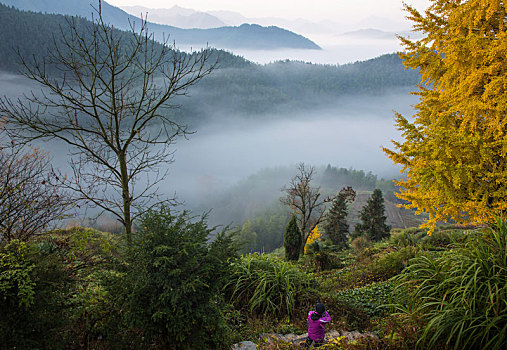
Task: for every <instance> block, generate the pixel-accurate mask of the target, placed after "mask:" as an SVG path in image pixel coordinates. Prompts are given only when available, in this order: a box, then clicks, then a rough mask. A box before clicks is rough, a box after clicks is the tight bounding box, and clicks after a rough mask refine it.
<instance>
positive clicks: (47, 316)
mask: <svg viewBox="0 0 507 350" xmlns="http://www.w3.org/2000/svg"><path fill="white" fill-rule="evenodd" d="M44 249H47V250H48V251H46V252H44V251H43V250H44ZM74 272H75V270H74V269H73V268H72V266H71V265H70V264H69V263H67V261H65V258H62V255H61V254H60V250H59V249H58V247H57V246H56V245H54V246H51V247H41V246H40V245H37V244H35V243H24V242H20V241H17V240H12V241H11V242H10V243H8V244H6V245H4V246H2V247H1V248H0V310H1V311H0V344H1V347H2V348H7V349H11V348H12V349H14V348H18V349H63V348H65V334H64V332H63V331H64V329H65V327H66V326H67V325H68V323H69V322H70V308H71V303H70V301H69V299H70V297H71V295H72V291H73V290H74V289H75V288H74V287H75V284H74V283H75V277H74Z"/></svg>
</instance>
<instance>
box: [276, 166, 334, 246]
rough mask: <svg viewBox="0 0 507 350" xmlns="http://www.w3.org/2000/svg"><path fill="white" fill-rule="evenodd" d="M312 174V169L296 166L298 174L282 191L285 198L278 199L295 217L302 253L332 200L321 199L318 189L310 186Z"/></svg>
mask: <svg viewBox="0 0 507 350" xmlns="http://www.w3.org/2000/svg"><path fill="white" fill-rule="evenodd" d="M314 173H315V168H314V167H306V166H305V164H304V163H300V164H298V174H297V175H296V176H294V177H293V178H291V179H290V182H289V184H288V186H286V187H284V188H283V189H282V191H283V192H285V196H284V197H282V198H280V201H281V202H282V203H283V204H286V205H288V206H289V207H290V208H291V209H292V211H293V212H294V215H295V216H296V220H297V223H298V226H299V229H300V231H301V235H302V237H301V238H302V239H301V248H300V249H301V252H303V251H304V246H305V245H306V241H307V240H308V237H309V236H310V233H311V232H312V231H313V229H314V228H315V227H316V226H317V225H318V224H319V223H320V222H321V221H322V220H323V216H324V211H325V209H326V208H325V204H326V203H328V202H330V201H332V200H333V198H331V197H325V198H321V193H320V187H312V186H311V184H310V182H311V181H312V178H313V175H314Z"/></svg>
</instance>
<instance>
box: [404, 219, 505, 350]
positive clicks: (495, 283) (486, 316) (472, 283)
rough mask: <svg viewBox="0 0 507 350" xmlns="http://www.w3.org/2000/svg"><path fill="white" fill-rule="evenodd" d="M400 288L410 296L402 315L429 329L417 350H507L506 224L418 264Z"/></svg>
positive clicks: (420, 259)
mask: <svg viewBox="0 0 507 350" xmlns="http://www.w3.org/2000/svg"><path fill="white" fill-rule="evenodd" d="M398 282H399V285H398V289H399V290H405V291H407V292H408V298H407V300H406V302H405V303H404V305H398V307H399V309H400V310H402V309H403V310H404V311H405V312H408V313H409V314H411V315H413V316H414V315H415V317H417V318H418V319H419V320H421V321H423V324H425V326H424V329H423V330H422V332H421V334H420V339H419V342H418V347H419V348H422V349H428V348H437V347H439V346H443V347H445V348H452V349H505V344H506V343H507V222H506V221H504V220H501V219H500V220H498V222H497V223H496V225H494V226H493V228H492V229H488V230H483V231H475V232H471V233H469V234H468V235H467V237H466V238H465V240H464V242H463V243H460V244H456V245H455V246H454V247H453V249H451V250H449V251H446V252H444V253H441V254H436V255H435V254H434V255H433V256H432V255H430V254H423V255H420V256H418V257H416V258H414V259H413V260H411V263H410V266H409V267H408V268H407V269H406V273H404V274H402V275H400V277H399V279H398Z"/></svg>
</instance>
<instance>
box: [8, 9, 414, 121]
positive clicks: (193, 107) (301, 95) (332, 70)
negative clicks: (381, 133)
mask: <svg viewBox="0 0 507 350" xmlns="http://www.w3.org/2000/svg"><path fill="white" fill-rule="evenodd" d="M69 20H70V17H66V16H62V15H50V14H41V13H33V12H24V11H18V10H16V9H14V8H10V7H7V6H4V5H1V4H0V21H1V22H2V24H3V27H4V30H2V32H0V70H6V71H12V72H20V71H22V66H20V64H19V62H20V59H19V56H18V55H17V51H18V50H19V53H20V55H21V56H22V57H24V58H26V59H27V60H28V62H30V61H31V59H32V58H33V57H36V58H37V59H38V60H42V59H43V57H45V56H46V55H47V53H48V52H49V51H50V50H52V49H53V47H54V40H55V41H56V42H57V43H58V41H59V38H60V36H61V29H63V30H65V27H66V26H67V25H68V23H67V21H69ZM75 21H76V24H77V26H78V27H81V28H83V29H85V28H88V29H90V28H91V26H92V23H91V22H89V21H88V20H86V19H83V18H75ZM181 55H186V54H185V53H183V52H182V53H181ZM215 61H218V66H217V69H216V70H215V71H214V73H213V74H212V75H211V76H209V77H207V78H205V79H203V81H202V82H201V84H199V86H198V87H197V88H196V90H194V91H193V92H192V91H191V95H193V97H191V98H190V99H185V100H184V103H181V104H182V109H181V110H178V111H177V113H176V112H175V114H177V117H178V118H180V117H181V118H185V119H187V120H190V119H191V120H192V122H197V121H201V120H203V119H205V118H206V117H207V116H209V115H210V114H214V113H215V114H217V113H219V114H223V113H225V112H232V113H234V114H235V115H238V114H239V115H241V114H243V115H252V114H254V115H255V114H264V113H267V112H270V113H273V112H277V111H279V110H280V109H282V108H283V109H284V110H287V109H295V108H297V109H299V110H301V109H302V110H304V109H306V108H314V107H318V106H321V105H325V104H328V103H329V102H331V101H333V100H335V99H336V98H337V97H339V96H345V95H357V94H365V95H382V94H385V93H388V92H391V91H393V90H396V89H403V90H404V91H409V90H410V89H413V88H414V87H415V85H416V84H417V83H418V82H419V81H420V76H419V73H418V72H417V71H407V70H405V69H404V68H403V65H402V62H401V60H400V59H399V58H398V57H397V56H396V55H395V54H391V55H384V56H381V57H378V58H375V59H371V60H368V61H365V62H356V63H353V64H346V65H318V64H311V63H305V62H294V61H280V62H274V63H271V64H267V65H257V64H254V63H251V62H249V61H247V60H245V59H244V58H242V57H239V56H236V55H233V54H231V53H229V52H226V51H223V50H216V49H212V56H211V58H210V60H209V62H215ZM47 69H48V71H49V72H50V73H55V74H56V73H58V70H56V69H54V67H52V66H51V65H49V66H48V67H47ZM175 117H176V116H175Z"/></svg>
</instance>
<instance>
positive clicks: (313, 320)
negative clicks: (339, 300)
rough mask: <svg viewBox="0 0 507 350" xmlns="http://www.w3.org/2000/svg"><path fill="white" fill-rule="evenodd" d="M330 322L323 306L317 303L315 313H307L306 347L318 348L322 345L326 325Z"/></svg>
mask: <svg viewBox="0 0 507 350" xmlns="http://www.w3.org/2000/svg"><path fill="white" fill-rule="evenodd" d="M330 321H331V316H329V314H328V313H327V311H326V307H325V306H324V304H321V303H317V305H316V306H315V311H313V310H312V311H310V312H309V313H308V338H307V339H306V343H305V345H306V347H310V346H312V345H314V346H315V347H318V346H320V345H322V344H323V343H324V337H325V336H326V326H325V325H326V323H328V322H330Z"/></svg>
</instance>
